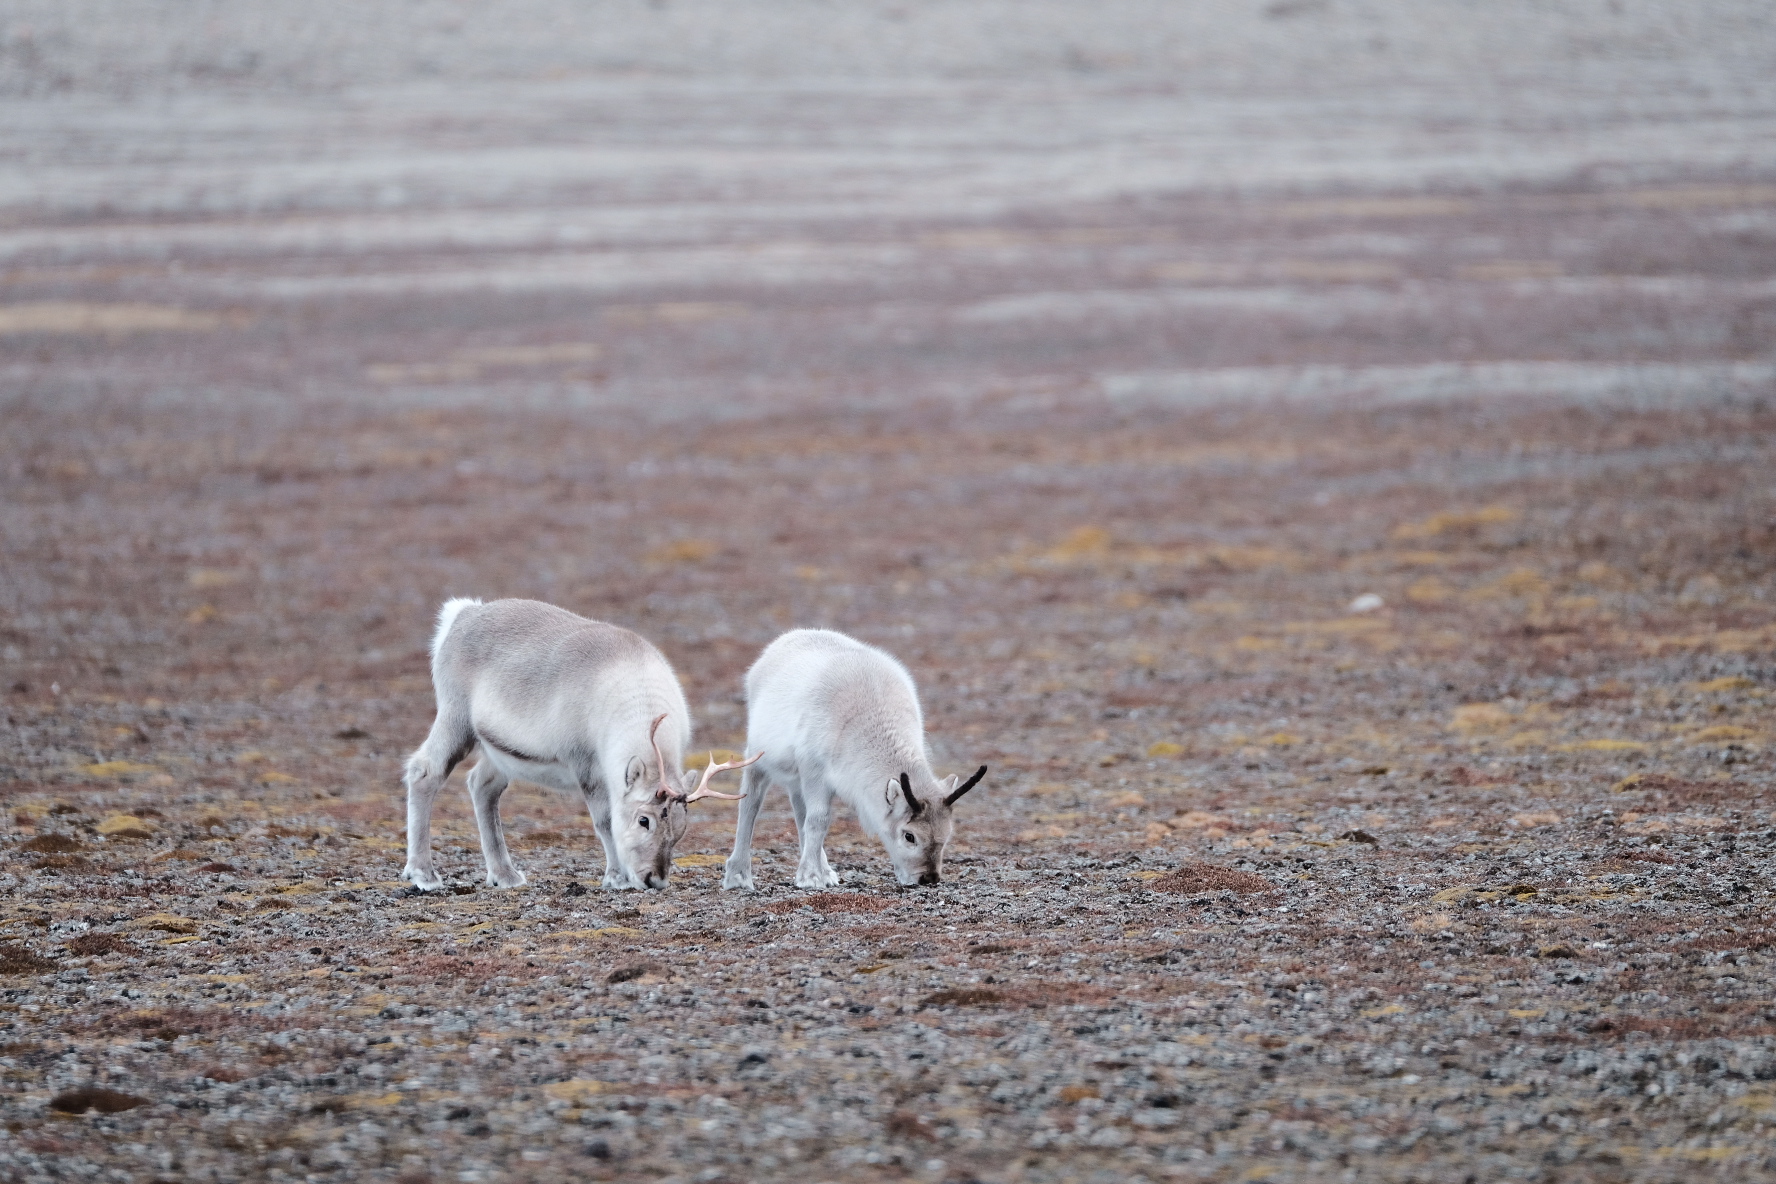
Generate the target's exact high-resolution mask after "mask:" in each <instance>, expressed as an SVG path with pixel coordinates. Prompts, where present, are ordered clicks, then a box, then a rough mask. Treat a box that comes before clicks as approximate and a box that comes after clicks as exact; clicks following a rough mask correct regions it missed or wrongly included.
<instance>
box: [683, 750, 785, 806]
mask: <svg viewBox="0 0 1776 1184" xmlns="http://www.w3.org/2000/svg"><path fill="white" fill-rule="evenodd" d="M764 755H765V754H764V753H762V752H761V753H759V754H758V755H757V756H755V757H753V758H752V759H751V760H749V761H727V762H725V763H723V764H719V765H718V764H716V763H715V754H714V753H713V752H712V753H710V754H709V763H708V764H707V765H704V766H703V780H701V781H699V782H698V783H697V788H696V789H695V790H693V791H692V792H691V796H690V797H688V798H686V799H685V805H687V806H688V805H690V804H691V803H692V802H694V801H696V800H697V799H698V798H721V799H723V800H724V801H729V802H737V801H739V800H740V799H741V798H743V797H745V796H746V795H745V794H743V793H716V792H715V791H714V790H713V789H710V788H709V779H710V778H711V777H713V776H715V775H716V774H717V773H721V772H725V771H727V770H728V769H744V768H745V767H746V766H747V765H751V764H757V763H758V761H759V760H760V759H761V758H762V757H763V756H764Z"/></svg>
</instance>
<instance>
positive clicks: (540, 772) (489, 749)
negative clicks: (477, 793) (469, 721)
mask: <svg viewBox="0 0 1776 1184" xmlns="http://www.w3.org/2000/svg"><path fill="white" fill-rule="evenodd" d="M475 736H476V739H478V740H479V741H480V742H481V756H482V759H484V760H490V761H492V762H493V767H494V768H496V769H498V770H499V771H500V772H502V773H504V774H505V775H506V777H507V778H508V779H510V780H512V781H528V782H530V783H531V784H532V785H541V786H544V787H545V788H548V789H558V790H560V791H561V792H563V793H578V792H580V779H579V775H578V774H577V773H576V772H575V771H574V770H573V769H572V768H570V767H569V766H567V765H565V764H563V763H562V762H560V761H556V760H550V759H548V758H546V757H541V756H533V755H531V754H530V753H526V752H521V751H519V750H518V749H517V748H514V747H512V746H511V745H509V744H506V743H504V742H502V741H500V740H497V739H494V738H493V737H490V736H488V735H487V734H486V733H485V732H481V731H477V732H476V734H475Z"/></svg>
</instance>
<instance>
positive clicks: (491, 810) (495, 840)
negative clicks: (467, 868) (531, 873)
mask: <svg viewBox="0 0 1776 1184" xmlns="http://www.w3.org/2000/svg"><path fill="white" fill-rule="evenodd" d="M510 783H511V781H510V779H509V778H508V777H507V776H506V774H505V772H504V771H503V770H501V769H500V767H499V766H498V765H495V764H494V763H493V761H492V760H491V759H489V757H488V755H487V751H486V750H485V749H483V750H482V753H481V759H480V760H479V761H477V762H476V763H475V767H474V768H473V769H471V770H469V801H470V802H471V803H473V804H474V807H475V828H476V829H477V830H479V831H480V832H481V855H482V858H484V859H485V860H486V861H487V882H488V883H489V884H492V885H493V886H494V887H495V888H516V887H518V886H519V885H521V884H523V883H524V882H525V880H526V879H527V877H526V876H525V874H524V873H523V872H521V871H519V870H518V868H517V865H515V864H514V863H513V862H512V853H511V851H510V850H509V849H508V848H507V847H506V828H505V825H504V824H503V823H502V822H501V821H500V813H499V802H500V795H501V794H503V793H505V792H506V786H507V785H509V784H510Z"/></svg>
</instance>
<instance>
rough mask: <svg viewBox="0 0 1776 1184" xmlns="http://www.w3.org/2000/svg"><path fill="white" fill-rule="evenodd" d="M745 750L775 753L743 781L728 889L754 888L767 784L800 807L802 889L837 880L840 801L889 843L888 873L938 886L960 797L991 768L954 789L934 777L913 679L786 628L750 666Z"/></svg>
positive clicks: (831, 641)
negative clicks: (832, 834) (831, 859)
mask: <svg viewBox="0 0 1776 1184" xmlns="http://www.w3.org/2000/svg"><path fill="white" fill-rule="evenodd" d="M746 746H747V748H748V749H757V750H760V752H761V753H762V752H765V751H768V752H769V753H770V754H771V755H770V756H769V757H768V758H767V759H765V760H764V761H762V762H761V763H759V764H755V765H753V766H752V767H751V768H749V769H747V771H746V773H745V775H744V777H743V778H742V781H741V792H742V794H743V795H744V797H745V799H746V800H745V801H744V802H743V803H741V806H740V819H739V824H738V826H737V827H736V829H735V833H734V853H733V854H732V855H730V856H729V857H728V862H727V869H726V874H725V875H724V876H723V878H722V887H724V888H751V887H753V879H752V830H753V826H754V824H755V823H756V822H757V821H758V816H759V810H760V809H761V808H762V807H763V805H764V800H765V793H766V791H768V790H769V789H770V787H771V786H772V785H773V784H775V785H781V786H783V788H784V789H785V790H787V791H788V792H789V804H790V809H792V810H793V811H794V812H795V820H796V830H797V831H798V832H799V834H800V836H801V846H802V852H801V861H800V863H799V864H798V865H797V867H796V877H795V882H796V884H797V885H798V886H799V887H802V888H830V887H832V886H834V885H835V884H837V883H838V882H839V877H838V873H836V872H834V871H833V869H832V865H830V864H829V863H828V862H827V860H826V849H825V844H826V831H827V827H828V826H829V825H831V821H832V802H833V799H834V798H835V797H837V798H840V799H842V800H843V801H845V802H846V803H848V804H849V805H850V807H851V809H852V810H853V811H854V812H855V813H856V815H857V820H858V822H860V823H861V824H862V825H863V828H864V830H866V831H868V832H869V833H870V834H873V835H875V836H876V837H877V838H879V839H880V840H881V841H882V845H883V846H884V847H886V848H887V849H888V858H889V860H890V861H891V862H892V863H893V865H894V877H895V879H897V880H898V881H900V883H901V884H903V885H912V884H936V883H938V882H939V881H940V880H942V879H943V856H944V847H945V846H946V845H948V843H949V841H950V836H951V834H952V833H953V832H954V829H955V823H954V817H953V816H954V811H955V806H956V802H957V801H958V800H960V799H961V797H962V795H963V794H965V793H967V792H968V791H969V790H971V789H973V788H974V787H975V786H976V785H977V784H979V782H980V779H981V778H982V777H984V776H985V775H986V772H987V770H986V766H984V765H983V766H981V768H980V770H979V771H977V772H976V773H975V775H974V776H972V777H970V778H969V779H968V780H967V781H965V782H961V783H960V784H958V781H959V778H957V777H955V776H950V777H946V778H943V779H941V780H940V779H939V778H938V776H937V775H936V774H935V773H933V772H932V771H931V761H930V758H929V756H928V755H927V753H926V747H925V721H924V717H923V715H922V714H921V713H920V710H919V691H918V688H917V687H915V686H914V685H913V677H912V675H910V674H908V673H907V670H906V667H904V666H902V665H901V664H900V663H899V662H898V661H896V660H895V659H894V658H893V657H891V656H890V655H888V654H886V653H883V652H882V651H881V650H879V649H876V648H875V647H874V646H868V645H865V644H863V643H862V642H860V641H855V640H853V639H852V638H849V637H846V636H845V635H844V634H842V633H834V632H832V631H830V630H827V629H796V630H793V631H791V632H789V633H785V634H784V635H783V636H782V637H779V638H778V639H777V640H776V641H773V642H772V643H771V644H770V645H768V646H766V647H765V652H764V653H763V654H761V655H759V660H758V661H757V662H755V663H754V664H753V667H752V669H751V670H749V671H747V673H746ZM753 759H754V760H758V758H757V757H754V758H753Z"/></svg>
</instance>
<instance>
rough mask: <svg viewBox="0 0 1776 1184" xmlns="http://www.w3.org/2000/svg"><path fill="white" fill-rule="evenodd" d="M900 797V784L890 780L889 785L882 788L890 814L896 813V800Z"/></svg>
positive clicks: (892, 779) (883, 797)
mask: <svg viewBox="0 0 1776 1184" xmlns="http://www.w3.org/2000/svg"><path fill="white" fill-rule="evenodd" d="M899 796H900V782H898V781H896V780H895V779H894V778H892V777H890V778H888V784H887V785H885V786H883V787H882V801H883V802H884V803H886V804H887V806H888V812H889V813H890V814H892V813H894V799H895V798H897V797H899Z"/></svg>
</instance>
